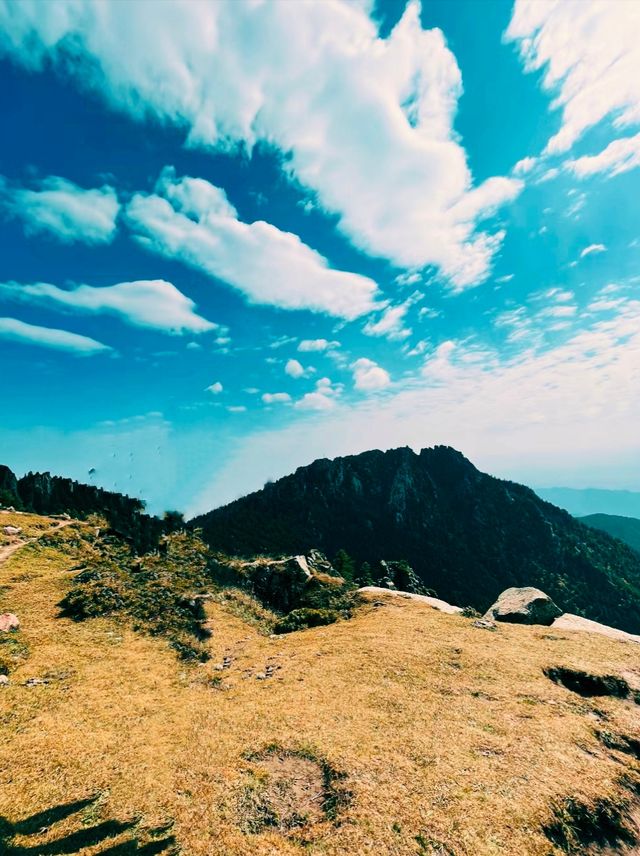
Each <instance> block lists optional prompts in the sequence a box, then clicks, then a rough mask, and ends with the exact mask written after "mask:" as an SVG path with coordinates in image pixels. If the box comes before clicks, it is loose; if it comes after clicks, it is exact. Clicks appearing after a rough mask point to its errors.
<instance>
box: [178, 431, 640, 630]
mask: <svg viewBox="0 0 640 856" xmlns="http://www.w3.org/2000/svg"><path fill="white" fill-rule="evenodd" d="M192 524H193V525H195V526H199V527H202V529H203V534H204V537H205V539H206V540H207V541H208V543H209V544H210V545H211V546H212V547H213V548H214V549H219V550H223V551H225V552H228V553H232V554H238V555H250V554H254V553H271V554H277V553H289V554H290V553H296V552H304V551H307V550H308V549H310V548H312V547H317V548H319V549H321V550H322V551H323V552H325V553H327V554H328V555H329V556H333V555H335V553H336V552H337V551H338V550H339V549H341V548H343V549H345V550H346V551H347V552H348V553H349V554H351V555H352V556H353V557H354V558H355V559H356V560H357V561H358V562H363V561H367V562H369V563H371V564H373V563H374V562H376V561H377V560H379V559H381V558H386V559H405V560H407V561H408V562H409V563H410V564H411V565H412V566H413V567H414V568H415V570H416V572H417V573H418V576H419V577H420V578H421V579H422V580H423V581H424V583H425V584H426V585H427V586H429V587H431V588H433V589H435V590H436V592H437V594H438V596H439V597H442V598H444V599H445V600H447V601H449V602H450V603H456V604H459V605H462V606H464V605H467V604H469V605H472V606H474V607H475V608H476V609H480V610H482V611H484V610H485V609H486V608H488V607H489V605H490V604H491V603H492V602H493V601H494V600H495V598H496V596H497V595H498V594H499V593H500V592H501V591H503V590H504V589H505V588H508V587H509V586H519V585H531V586H537V587H538V588H541V589H542V590H543V591H546V592H547V593H548V594H549V595H551V597H552V598H553V599H554V600H555V601H556V602H557V603H558V605H559V606H561V607H562V609H563V610H565V611H566V612H572V613H578V614H581V615H585V616H586V617H588V618H591V619H594V620H597V621H601V622H603V623H605V624H610V625H612V626H614V627H620V628H621V629H624V630H628V631H630V632H633V633H637V632H640V557H639V556H638V555H637V554H636V553H635V552H633V551H632V550H631V549H629V547H627V546H626V545H625V544H622V543H621V542H620V541H617V540H615V539H613V538H610V537H609V536H608V535H605V534H604V533H600V532H597V531H596V530H594V529H591V528H589V527H585V526H583V525H582V524H581V523H579V522H578V521H577V520H575V519H574V518H572V517H571V516H570V515H569V514H568V513H567V512H565V511H562V510H561V509H559V508H556V507H554V506H553V505H550V504H549V503H547V502H544V501H543V500H541V499H540V498H539V497H538V496H536V494H535V493H534V492H533V491H532V490H530V489H529V488H527V487H524V486H522V485H518V484H514V483H512V482H507V481H501V480H499V479H496V478H493V477H491V476H488V475H485V474H484V473H481V472H479V470H477V469H476V468H475V467H474V466H473V464H472V463H471V462H470V461H468V460H467V459H466V458H465V457H464V456H463V455H462V454H460V452H457V451H456V450H454V449H451V448H449V447H445V446H437V447H435V448H430V449H423V450H422V451H421V452H420V453H419V454H416V453H414V452H413V451H412V450H411V449H409V448H401V449H394V450H391V451H388V452H380V451H371V452H365V453H363V454H361V455H354V456H351V457H345V458H337V459H336V460H333V461H330V460H326V459H322V460H318V461H315V462H314V463H313V464H311V465H310V466H308V467H301V468H299V469H298V470H296V472H295V473H294V474H293V475H290V476H286V477H285V478H282V479H280V480H278V481H277V482H275V483H273V484H268V485H267V486H265V488H263V490H261V491H258V492H256V493H253V494H250V495H249V496H246V497H244V498H242V499H239V500H237V501H235V502H232V503H230V504H229V505H227V506H224V507H223V508H219V509H217V510H214V511H211V512H209V513H208V514H204V515H201V516H199V517H196V518H195V519H194V520H193V521H192Z"/></svg>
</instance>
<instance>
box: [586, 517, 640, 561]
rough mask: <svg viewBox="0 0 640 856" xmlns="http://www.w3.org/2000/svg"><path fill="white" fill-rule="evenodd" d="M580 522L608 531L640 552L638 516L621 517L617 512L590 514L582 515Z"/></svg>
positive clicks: (639, 523)
mask: <svg viewBox="0 0 640 856" xmlns="http://www.w3.org/2000/svg"><path fill="white" fill-rule="evenodd" d="M580 522H581V523H584V524H585V525H586V526H591V527H592V528H593V529H599V530H600V531H601V532H606V533H607V534H608V535H612V536H613V537H614V538H619V539H620V541H624V543H625V544H627V545H628V546H629V547H631V548H632V549H633V550H635V551H636V552H637V553H640V520H638V519H637V518H636V517H621V516H619V515H617V514H589V515H587V517H581V518H580Z"/></svg>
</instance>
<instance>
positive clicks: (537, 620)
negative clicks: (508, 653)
mask: <svg viewBox="0 0 640 856" xmlns="http://www.w3.org/2000/svg"><path fill="white" fill-rule="evenodd" d="M560 615H562V610H561V609H559V608H558V607H557V606H556V604H555V603H554V602H553V601H552V600H551V598H550V597H549V595H547V594H545V593H544V592H543V591H540V589H537V588H532V587H531V586H525V587H523V588H508V589H506V590H505V591H503V592H502V594H501V595H500V597H499V598H498V599H497V601H496V602H495V603H494V604H493V606H491V607H489V609H488V610H487V612H486V613H485V614H484V616H483V618H484V619H485V620H487V621H505V622H508V623H509V624H544V625H545V626H547V627H548V626H549V625H551V624H553V621H554V619H556V618H558V617H559V616H560Z"/></svg>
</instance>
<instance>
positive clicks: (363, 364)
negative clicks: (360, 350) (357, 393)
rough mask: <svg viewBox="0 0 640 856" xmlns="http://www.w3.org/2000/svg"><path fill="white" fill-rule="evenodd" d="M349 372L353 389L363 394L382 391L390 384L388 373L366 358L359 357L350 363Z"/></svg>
mask: <svg viewBox="0 0 640 856" xmlns="http://www.w3.org/2000/svg"><path fill="white" fill-rule="evenodd" d="M351 370H352V372H353V383H354V386H355V388H356V389H361V390H363V391H365V392H373V391H374V390H377V389H384V387H385V386H389V384H390V383H391V378H390V377H389V372H388V371H386V369H383V368H382V367H381V366H379V365H378V364H377V363H375V362H374V361H373V360H370V359H367V357H360V359H359V360H356V361H355V362H354V363H352V365H351Z"/></svg>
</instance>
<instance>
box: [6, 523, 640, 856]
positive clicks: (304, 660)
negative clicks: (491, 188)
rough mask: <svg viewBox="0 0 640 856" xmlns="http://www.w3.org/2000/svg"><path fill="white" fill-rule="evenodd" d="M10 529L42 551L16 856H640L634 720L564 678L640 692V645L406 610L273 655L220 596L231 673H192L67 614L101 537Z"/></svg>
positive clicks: (24, 698)
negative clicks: (64, 608)
mask: <svg viewBox="0 0 640 856" xmlns="http://www.w3.org/2000/svg"><path fill="white" fill-rule="evenodd" d="M0 517H1V518H2V523H3V524H6V523H9V524H11V525H15V524H19V525H20V526H21V527H22V528H23V530H24V531H25V534H26V535H28V537H30V538H35V539H36V540H34V541H32V542H31V543H29V544H26V545H24V546H22V547H21V548H20V549H18V550H16V551H15V552H13V553H12V554H11V555H10V556H9V557H8V558H5V560H4V561H0V596H1V601H0V610H10V611H11V612H15V613H16V614H17V615H18V616H19V618H20V621H21V625H22V626H21V629H20V631H19V632H18V633H13V634H0V640H1V644H0V651H2V656H3V657H4V663H5V666H3V669H4V671H6V670H7V664H8V671H9V679H8V684H7V685H6V686H2V687H0V721H1V722H2V725H3V728H2V733H1V737H0V770H1V771H2V773H3V787H2V789H0V849H1V848H2V847H3V846H4V848H5V849H4V851H3V852H6V853H7V854H9V856H24V854H34V856H35V854H39V853H41V854H49V856H55V854H62V853H64V854H78V856H98V854H104V856H107V854H109V856H116V854H117V856H135V854H138V856H152V854H160V853H163V854H167V856H169V854H171V853H173V852H175V851H176V850H177V849H180V851H181V852H182V853H183V854H184V855H185V856H274V854H277V855H279V854H282V856H296V854H300V856H302V854H303V853H318V854H320V853H322V854H323V856H344V854H345V853H359V854H365V856H366V854H371V856H374V854H375V856H379V854H382V853H386V854H394V856H425V854H429V856H436V854H439V856H442V854H445V856H450V855H451V854H455V856H478V855H479V854H481V856H552V854H556V855H557V856H560V854H565V853H573V854H581V855H582V856H596V854H601V856H602V854H605V853H611V854H613V853H620V854H622V853H628V854H631V853H633V852H637V850H635V849H633V848H634V847H636V846H637V842H638V840H639V839H640V830H639V829H638V827H637V826H636V825H635V823H634V821H633V819H632V816H633V813H634V812H635V811H637V795H636V790H635V788H637V787H638V784H639V783H640V763H639V762H638V758H637V756H638V754H639V753H640V749H639V748H638V747H639V746H640V734H639V732H638V726H637V722H638V720H637V711H638V708H637V706H636V705H635V704H633V702H632V701H630V700H625V699H621V698H618V697H616V696H615V695H613V696H612V695H606V694H605V695H597V696H595V697H584V696H583V695H580V694H578V693H576V692H572V691H570V690H568V689H565V687H563V686H561V685H558V684H557V683H554V682H553V681H552V680H550V679H549V677H547V675H546V674H545V670H547V671H548V672H549V675H553V674H555V673H554V672H553V668H554V667H558V666H560V667H564V668H567V669H574V670H581V671H583V672H585V673H589V674H595V675H613V676H614V677H615V681H614V680H613V679H611V678H609V679H606V680H604V681H601V682H600V684H597V682H596V683H595V684H594V686H595V690H593V691H594V692H605V693H607V692H610V691H611V692H614V693H617V692H618V687H619V686H620V682H622V683H623V684H624V681H628V682H629V683H630V684H631V685H632V686H638V687H640V669H638V665H637V663H638V660H637V645H635V644H633V643H626V642H613V641H611V640H609V639H606V638H604V637H601V636H592V635H590V634H585V633H572V632H567V631H562V632H558V631H555V630H554V631H553V632H551V631H550V628H545V627H527V626H514V625H500V626H499V627H498V628H497V629H495V630H494V631H493V632H488V631H487V630H484V629H479V628H478V627H476V626H475V624H474V622H473V620H472V619H468V618H464V617H462V616H460V615H445V614H443V613H440V612H437V611H436V610H434V609H432V608H430V607H429V606H427V605H425V604H423V603H420V602H417V601H415V600H403V599H402V598H398V597H397V596H396V597H394V596H392V595H387V596H384V595H383V596H382V599H380V597H378V598H377V599H376V600H375V601H373V602H367V601H363V602H362V603H361V604H360V605H359V606H358V608H357V609H356V611H355V613H354V616H353V618H352V619H351V620H349V621H340V622H338V623H337V624H333V625H331V626H329V627H321V628H315V629H312V630H306V631H303V632H299V633H293V634H290V635H287V636H269V635H268V634H267V633H265V632H264V631H261V629H260V625H259V624H256V623H247V622H246V621H245V620H242V619H241V618H239V617H238V615H237V614H233V613H232V612H231V611H230V606H229V603H230V602H229V601H227V600H226V599H225V598H221V599H217V600H216V599H215V598H214V599H210V600H208V601H206V624H207V626H208V627H209V628H210V629H211V631H212V635H211V636H210V637H209V638H207V639H205V640H204V641H203V642H202V645H203V646H204V647H205V648H206V649H207V652H208V654H209V656H210V659H209V660H208V661H206V662H199V661H192V662H191V663H190V662H189V661H184V660H181V659H179V657H178V656H177V654H176V651H175V650H172V648H171V647H170V646H169V645H167V642H166V639H165V637H164V636H163V635H162V634H160V635H157V634H156V635H149V633H147V632H144V629H143V627H140V626H139V629H138V630H135V629H134V625H133V624H131V623H129V622H127V621H124V620H123V619H122V618H121V617H115V616H114V617H111V618H110V617H95V618H88V619H86V620H84V621H77V620H72V619H71V618H67V617H64V615H62V614H61V611H60V607H59V603H60V602H61V601H62V600H63V599H64V598H65V597H67V596H68V595H69V592H70V591H71V590H72V588H73V586H74V585H77V574H78V568H79V567H81V568H84V571H86V570H91V569H92V561H93V559H92V557H95V551H96V550H98V549H101V540H100V539H101V536H99V535H96V532H95V528H94V526H93V524H92V525H91V526H88V525H86V524H81V523H74V522H73V521H67V522H66V523H65V527H64V528H61V529H58V530H57V531H54V527H58V526H60V523H59V521H54V520H51V519H49V518H43V517H37V516H34V515H8V514H6V512H5V513H3V514H0ZM106 537H107V542H108V543H106V544H102V548H104V549H108V550H110V551H113V550H120V551H123V555H124V554H125V553H126V549H127V548H126V545H124V544H121V545H120V546H118V544H117V543H116V542H114V541H113V536H106ZM176 537H178V538H180V537H182V536H172V538H176ZM96 539H97V540H96ZM168 543H169V544H171V543H173V542H172V540H171V539H169V542H168ZM194 543H195V542H194ZM171 549H172V548H170V549H169V554H171ZM112 554H113V553H112ZM156 561H157V562H158V563H159V564H158V565H157V567H156V574H155V575H154V578H152V577H149V578H148V580H147V583H146V586H147V589H148V591H149V592H152V591H153V585H154V582H153V579H156V580H157V579H159V578H161V577H162V570H163V559H162V555H159V556H158V557H157V558H156ZM84 571H80V573H84ZM158 575H160V576H158ZM165 617H166V619H167V620H168V621H169V620H170V619H171V618H172V617H174V618H176V620H179V616H177V615H175V614H174V613H173V612H172V610H171V609H169V610H168V614H167V615H166V616H165ZM169 623H170V622H169ZM550 670H551V671H550ZM586 677H588V675H586ZM616 682H618V683H616ZM624 685H625V686H626V684H624ZM585 686H586V685H585ZM611 686H613V689H612V690H609V689H606V687H611ZM602 687H605V689H602ZM592 689H593V688H592ZM590 691H591V690H589V689H586V690H584V692H590ZM3 842H4V844H3Z"/></svg>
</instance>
